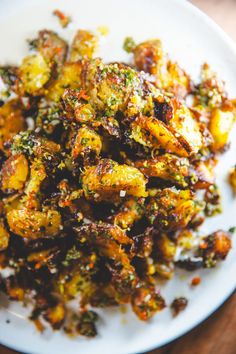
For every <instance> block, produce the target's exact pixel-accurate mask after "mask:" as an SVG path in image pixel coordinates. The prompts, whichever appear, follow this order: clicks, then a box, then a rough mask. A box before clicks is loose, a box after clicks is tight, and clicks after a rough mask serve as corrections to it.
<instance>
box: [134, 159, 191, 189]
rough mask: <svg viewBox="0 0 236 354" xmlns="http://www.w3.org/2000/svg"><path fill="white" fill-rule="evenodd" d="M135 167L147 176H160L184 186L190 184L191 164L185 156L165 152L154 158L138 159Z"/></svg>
mask: <svg viewBox="0 0 236 354" xmlns="http://www.w3.org/2000/svg"><path fill="white" fill-rule="evenodd" d="M135 167H137V168H138V169H139V170H140V171H141V172H142V173H143V174H144V175H145V176H147V177H158V178H161V179H164V180H167V181H171V182H173V183H174V184H177V185H180V186H182V187H186V186H187V185H188V182H187V177H189V171H190V164H189V160H188V159H186V158H184V157H178V156H175V155H171V154H164V155H162V156H157V157H155V158H154V159H150V160H139V161H136V162H135Z"/></svg>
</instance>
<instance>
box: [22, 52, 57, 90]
mask: <svg viewBox="0 0 236 354" xmlns="http://www.w3.org/2000/svg"><path fill="white" fill-rule="evenodd" d="M50 74H51V71H50V67H49V65H48V63H47V62H46V61H45V59H44V57H43V56H42V55H41V54H40V53H38V54H32V55H30V56H28V57H25V58H24V60H23V62H22V64H21V67H20V79H21V81H22V84H23V88H24V90H25V91H26V92H27V93H29V94H32V95H37V94H39V93H40V90H41V89H42V88H43V86H44V85H45V84H46V83H47V82H48V80H49V78H50Z"/></svg>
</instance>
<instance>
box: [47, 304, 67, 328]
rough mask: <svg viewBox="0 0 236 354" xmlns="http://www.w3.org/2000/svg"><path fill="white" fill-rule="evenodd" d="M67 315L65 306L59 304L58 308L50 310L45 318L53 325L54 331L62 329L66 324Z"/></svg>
mask: <svg viewBox="0 0 236 354" xmlns="http://www.w3.org/2000/svg"><path fill="white" fill-rule="evenodd" d="M65 315H66V310H65V306H64V305H63V304H62V303H58V304H57V305H56V306H54V307H50V308H48V309H47V311H46V313H45V314H44V317H45V319H46V320H47V321H48V322H49V323H50V324H51V326H52V328H53V329H60V328H61V326H62V324H63V322H64V319H65Z"/></svg>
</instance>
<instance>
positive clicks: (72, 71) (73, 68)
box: [46, 62, 82, 102]
mask: <svg viewBox="0 0 236 354" xmlns="http://www.w3.org/2000/svg"><path fill="white" fill-rule="evenodd" d="M81 69H82V64H81V63H80V62H75V63H65V65H64V66H63V67H62V70H61V72H60V74H59V76H58V78H57V79H56V80H54V81H53V82H52V83H51V84H50V85H49V87H48V88H47V92H46V97H47V98H48V99H49V100H51V101H55V102H58V101H59V100H60V98H61V96H62V94H63V92H64V91H65V89H66V88H71V89H78V88H80V87H81Z"/></svg>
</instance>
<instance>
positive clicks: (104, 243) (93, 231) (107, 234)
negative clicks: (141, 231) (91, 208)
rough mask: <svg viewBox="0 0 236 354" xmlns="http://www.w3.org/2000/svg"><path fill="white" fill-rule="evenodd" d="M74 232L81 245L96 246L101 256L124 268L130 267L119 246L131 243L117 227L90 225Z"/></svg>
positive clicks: (125, 255) (104, 224) (101, 224)
mask: <svg viewBox="0 0 236 354" xmlns="http://www.w3.org/2000/svg"><path fill="white" fill-rule="evenodd" d="M74 230H75V231H76V232H77V238H78V239H79V240H80V242H81V243H85V242H87V243H88V244H92V245H96V246H97V247H98V248H99V253H100V254H101V255H102V256H105V257H108V258H110V259H113V260H115V261H117V262H120V263H121V264H122V265H123V266H125V267H129V266H130V261H129V257H128V255H127V254H126V253H125V251H124V250H123V249H122V248H121V245H131V244H132V243H133V241H132V240H131V239H130V238H129V237H128V236H126V234H125V232H124V231H123V230H122V229H121V228H119V227H118V226H116V225H110V224H106V223H100V224H95V223H92V224H89V225H86V226H82V227H79V228H74Z"/></svg>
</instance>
